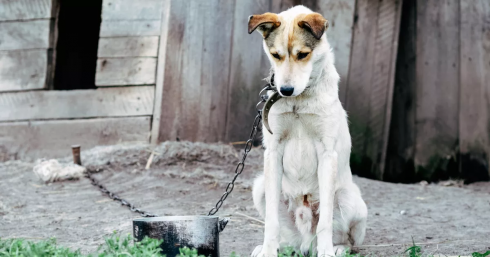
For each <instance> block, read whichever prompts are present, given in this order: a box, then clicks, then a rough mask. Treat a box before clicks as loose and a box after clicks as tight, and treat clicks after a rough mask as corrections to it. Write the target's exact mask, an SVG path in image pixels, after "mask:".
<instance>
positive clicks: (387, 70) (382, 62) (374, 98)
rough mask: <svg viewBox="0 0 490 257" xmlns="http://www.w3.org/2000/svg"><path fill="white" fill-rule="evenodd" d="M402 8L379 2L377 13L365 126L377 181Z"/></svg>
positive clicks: (396, 2) (398, 0) (393, 1)
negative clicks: (368, 131) (366, 122)
mask: <svg viewBox="0 0 490 257" xmlns="http://www.w3.org/2000/svg"><path fill="white" fill-rule="evenodd" d="M401 7H402V0H390V1H380V4H379V11H378V24H377V35H376V43H375V55H374V74H373V78H372V81H371V83H372V85H371V92H370V110H369V113H370V117H369V123H368V124H369V130H370V131H371V133H370V134H367V135H366V136H367V137H368V138H367V148H366V154H367V156H368V157H369V158H370V159H371V160H373V167H372V169H373V172H374V174H375V176H376V178H378V179H380V180H382V179H383V173H384V166H385V160H386V149H387V144H388V142H387V141H388V135H389V128H390V121H391V108H392V99H393V86H394V82H395V64H396V55H397V50H398V31H399V27H400V16H401ZM350 93H355V92H350Z"/></svg>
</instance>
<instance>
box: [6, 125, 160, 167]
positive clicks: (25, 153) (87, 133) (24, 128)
mask: <svg viewBox="0 0 490 257" xmlns="http://www.w3.org/2000/svg"><path fill="white" fill-rule="evenodd" d="M150 121H151V120H150V116H143V117H123V118H102V119H100V118H99V119H83V120H50V121H22V122H11V123H0V161H1V160H2V159H3V160H6V159H8V158H9V157H10V158H13V159H24V160H25V159H37V158H56V157H65V156H67V154H69V151H68V150H69V149H70V146H71V145H73V144H81V145H82V146H83V148H84V149H89V148H91V147H95V146H100V145H112V144H117V143H121V142H135V141H140V142H148V135H149V131H150ZM2 157H3V158H2Z"/></svg>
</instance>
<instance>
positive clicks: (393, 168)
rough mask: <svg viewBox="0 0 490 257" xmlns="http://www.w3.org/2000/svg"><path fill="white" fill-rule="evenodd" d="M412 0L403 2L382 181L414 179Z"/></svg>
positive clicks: (414, 18)
mask: <svg viewBox="0 0 490 257" xmlns="http://www.w3.org/2000/svg"><path fill="white" fill-rule="evenodd" d="M416 9H417V8H416V2H415V1H403V9H402V10H403V14H402V17H403V19H402V20H401V24H400V30H401V31H400V40H399V45H400V46H399V50H398V57H397V62H396V77H395V79H396V82H395V87H394V93H393V99H394V101H393V107H392V111H393V113H392V115H391V117H392V118H391V122H390V130H389V132H390V134H389V141H388V147H387V148H388V149H387V157H386V167H385V169H384V173H383V180H384V181H389V182H403V183H414V182H417V181H418V180H417V178H416V174H415V170H414V167H413V165H414V163H413V158H414V145H415V109H416V101H415V94H416V79H415V78H416V73H415V69H416V59H417V58H416V50H417V49H416V42H417V36H416V33H417V10H416Z"/></svg>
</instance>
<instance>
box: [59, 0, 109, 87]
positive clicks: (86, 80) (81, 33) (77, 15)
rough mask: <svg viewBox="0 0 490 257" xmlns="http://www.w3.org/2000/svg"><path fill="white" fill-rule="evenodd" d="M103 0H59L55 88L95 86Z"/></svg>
mask: <svg viewBox="0 0 490 257" xmlns="http://www.w3.org/2000/svg"><path fill="white" fill-rule="evenodd" d="M101 11H102V0H61V1H60V12H59V16H58V44H57V47H56V68H55V74H54V76H55V77H54V87H53V89H55V90H71V89H93V88H95V69H96V65H97V46H98V43H99V30H100V22H101Z"/></svg>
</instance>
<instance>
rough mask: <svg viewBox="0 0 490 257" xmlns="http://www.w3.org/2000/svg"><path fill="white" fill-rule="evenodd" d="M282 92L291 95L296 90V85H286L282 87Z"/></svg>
mask: <svg viewBox="0 0 490 257" xmlns="http://www.w3.org/2000/svg"><path fill="white" fill-rule="evenodd" d="M280 91H281V94H282V95H284V96H291V95H292V94H293V92H294V87H292V86H289V85H286V86H282V87H281V90H280Z"/></svg>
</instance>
